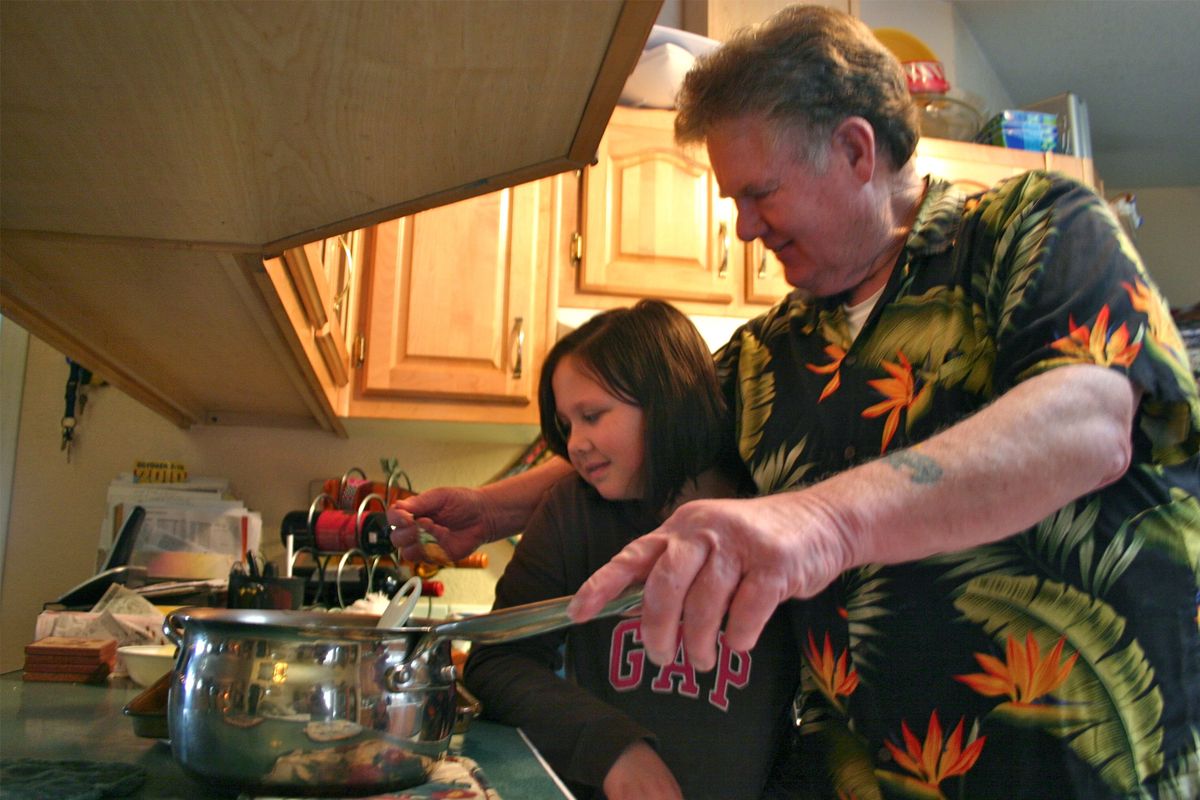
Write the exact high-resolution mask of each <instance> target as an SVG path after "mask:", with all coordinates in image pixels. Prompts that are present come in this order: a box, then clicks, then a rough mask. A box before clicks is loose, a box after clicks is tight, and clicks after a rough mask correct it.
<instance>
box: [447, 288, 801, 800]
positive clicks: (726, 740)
mask: <svg viewBox="0 0 1200 800" xmlns="http://www.w3.org/2000/svg"><path fill="white" fill-rule="evenodd" d="M538 399H539V402H540V404H541V427H542V435H543V436H544V437H545V438H546V441H547V443H548V444H549V446H550V448H551V449H552V450H553V451H554V452H555V453H557V454H558V455H560V456H563V457H565V458H567V459H569V460H570V462H571V465H572V466H574V468H575V470H576V474H572V475H569V476H567V477H566V478H564V479H562V480H560V481H559V482H558V483H557V484H556V485H555V486H554V487H553V488H552V489H551V490H550V491H549V492H548V493H547V495H546V497H545V499H544V500H543V501H542V504H541V506H540V507H539V509H538V511H537V512H536V513H535V515H534V517H533V519H532V520H531V521H530V523H529V525H528V526H527V527H526V529H525V532H524V535H523V537H522V539H521V543H520V544H519V545H518V547H517V550H516V553H515V554H514V555H513V559H512V561H511V562H510V563H509V565H508V568H507V569H506V570H505V572H504V575H503V577H501V579H500V581H499V583H498V584H497V585H496V604H495V607H496V608H504V607H507V606H512V605H518V604H521V603H529V602H534V601H536V600H543V599H546V598H550V597H559V596H562V595H568V594H573V593H574V592H575V591H576V590H577V589H578V588H579V587H580V585H582V584H583V582H584V581H585V580H586V579H587V578H588V576H589V575H591V573H592V572H593V571H594V570H596V569H597V568H598V567H600V566H601V565H603V564H604V563H605V562H607V561H608V560H609V559H610V558H611V557H612V556H613V555H615V554H616V553H617V552H618V551H619V550H620V549H621V548H622V547H623V546H624V545H626V544H628V543H629V542H630V541H632V540H633V539H634V538H636V537H638V536H640V535H642V534H644V533H647V532H649V531H651V530H653V529H654V528H656V527H657V526H658V525H659V524H660V523H661V522H662V520H663V519H665V518H666V516H667V515H668V514H669V513H670V512H671V510H672V509H674V508H675V507H676V506H678V505H679V504H681V503H683V502H686V501H687V500H689V499H693V498H696V497H716V496H732V495H735V494H738V493H739V492H741V491H743V490H745V489H746V488H747V487H748V486H749V484H748V483H747V476H746V475H745V474H744V471H743V470H744V468H743V467H742V466H741V462H740V460H739V459H738V458H737V455H736V452H735V451H734V450H733V445H732V442H731V441H730V439H729V434H728V433H727V432H728V431H730V430H732V427H733V426H732V425H730V424H729V422H728V421H727V419H726V413H727V412H726V408H725V403H724V401H723V399H722V398H721V395H720V392H719V390H718V386H717V378H716V372H715V368H714V366H713V359H712V356H711V355H710V354H709V351H708V348H707V347H706V346H705V344H704V340H703V339H702V338H701V337H700V334H699V333H698V332H697V331H696V329H695V327H694V326H693V325H692V323H691V322H690V321H689V320H688V319H687V317H685V316H684V315H683V314H682V313H680V312H679V311H678V310H676V309H675V308H673V307H672V306H670V305H668V304H666V303H662V302H658V301H652V300H644V301H642V302H639V303H638V304H637V305H636V306H634V307H633V308H624V309H616V310H613V311H608V312H605V313H602V314H599V315H597V316H596V317H593V318H592V319H591V320H589V321H588V322H587V323H585V324H584V325H583V326H581V327H580V328H578V329H577V330H575V331H573V332H572V333H570V334H569V335H567V336H566V337H564V338H563V339H561V340H560V341H559V342H558V343H557V344H555V346H554V347H553V348H552V349H551V351H550V354H549V357H548V358H547V360H546V363H545V366H544V367H543V369H542V374H541V382H540V385H539V390H538ZM564 642H565V645H566V646H565V651H564V650H563V648H562V645H563V644H564ZM797 652H798V649H797V648H796V647H795V645H794V643H793V640H792V638H791V633H790V628H789V626H788V625H787V623H786V622H785V621H784V620H783V619H782V618H781V615H780V614H776V617H775V618H774V619H773V620H772V621H771V623H770V624H769V625H768V626H767V629H766V630H765V631H764V633H763V636H762V637H761V638H760V639H759V643H758V645H757V646H756V647H755V649H754V650H753V651H752V652H734V651H731V650H729V649H728V648H726V647H724V646H722V648H721V651H720V654H719V658H718V664H717V667H716V669H714V670H713V671H711V672H709V673H699V672H697V671H696V670H695V669H694V668H693V667H692V666H691V664H690V662H689V661H688V658H687V654H686V653H685V652H684V651H683V647H682V645H681V646H680V651H679V653H678V655H677V656H676V659H675V661H674V662H673V663H671V664H668V665H666V666H664V667H662V668H659V667H657V666H654V665H653V664H651V662H650V661H649V660H648V659H647V658H646V657H645V654H644V653H643V652H642V649H641V628H640V622H639V620H637V619H634V618H626V619H605V620H597V621H593V622H590V623H587V624H584V625H580V626H575V627H573V628H568V629H566V630H565V631H560V632H556V633H552V634H547V635H544V636H541V637H537V638H533V639H526V640H522V641H517V642H511V643H507V644H499V645H490V646H476V647H475V648H474V649H473V650H472V652H471V656H470V658H469V660H468V662H467V665H466V670H465V682H466V685H467V688H468V689H469V690H470V691H471V692H473V693H474V694H475V695H476V696H478V697H479V699H480V700H481V701H482V702H483V706H484V709H485V713H486V714H487V715H488V716H489V717H490V718H492V719H495V720H498V721H501V722H505V723H508V724H511V725H517V726H520V727H521V728H523V729H524V730H525V732H526V733H527V734H528V735H529V737H530V739H531V740H532V741H533V743H534V744H535V745H536V746H537V748H538V749H539V750H540V751H541V752H542V753H543V754H544V755H545V757H546V758H547V760H548V761H549V762H550V765H551V766H552V767H553V768H554V770H555V771H556V772H557V773H558V775H559V776H560V777H561V778H562V779H563V780H564V781H565V782H566V783H567V784H568V785H569V786H570V788H571V789H572V791H574V792H575V794H576V796H577V797H580V798H581V799H582V798H594V797H607V798H610V800H621V799H622V798H638V799H639V800H644V799H645V798H675V797H687V798H689V799H690V798H721V799H722V800H729V799H730V798H734V799H735V800H736V799H737V798H754V797H757V796H758V795H759V793H760V792H761V791H762V789H763V785H764V783H765V782H766V779H767V775H768V772H769V769H770V766H771V763H772V761H773V758H774V755H775V752H776V750H777V745H778V743H779V742H780V741H781V737H782V735H783V732H784V731H785V730H786V725H787V724H788V718H787V716H786V714H785V710H786V709H787V708H789V704H790V701H791V698H792V694H793V691H794V689H795V687H796V684H797V682H798V679H799V672H798V670H799V659H798V658H797V656H796V653H797ZM564 655H565V658H564ZM564 661H565V663H564ZM563 671H565V675H566V676H567V677H566V678H563V677H560V675H561V674H562V673H563Z"/></svg>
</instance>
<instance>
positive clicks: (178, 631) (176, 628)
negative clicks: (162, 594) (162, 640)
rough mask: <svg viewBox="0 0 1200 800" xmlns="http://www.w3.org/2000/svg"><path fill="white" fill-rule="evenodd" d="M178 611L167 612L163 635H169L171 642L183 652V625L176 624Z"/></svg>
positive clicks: (168, 638)
mask: <svg viewBox="0 0 1200 800" xmlns="http://www.w3.org/2000/svg"><path fill="white" fill-rule="evenodd" d="M178 613H179V612H178V611H172V612H171V613H169V614H167V616H166V618H165V619H163V626H162V630H163V636H166V637H167V641H169V642H170V643H171V644H173V645H175V646H176V647H178V648H179V650H180V652H182V651H183V625H182V624H176V622H175V615H176V614H178Z"/></svg>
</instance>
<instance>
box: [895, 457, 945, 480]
mask: <svg viewBox="0 0 1200 800" xmlns="http://www.w3.org/2000/svg"><path fill="white" fill-rule="evenodd" d="M883 460H884V461H886V462H887V463H888V464H890V465H891V466H892V469H894V470H896V471H898V472H903V471H904V470H905V469H907V470H909V471H910V472H909V478H910V479H911V480H912V482H913V483H937V482H938V481H939V480H940V479H941V477H942V468H941V467H939V466H938V463H937V462H936V461H934V460H933V459H932V458H930V457H929V456H925V455H921V454H920V453H918V452H915V451H913V450H897V451H896V452H895V453H888V454H887V455H886V456H884V457H883Z"/></svg>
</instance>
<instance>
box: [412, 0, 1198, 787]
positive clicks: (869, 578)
mask: <svg viewBox="0 0 1200 800" xmlns="http://www.w3.org/2000/svg"><path fill="white" fill-rule="evenodd" d="M913 114H914V112H913V111H912V108H911V103H910V102H909V100H908V96H907V93H906V90H905V84H904V79H903V75H902V73H901V70H900V67H899V65H898V64H897V63H896V61H895V59H894V58H893V57H892V56H891V55H890V54H889V53H888V52H887V51H886V50H885V49H884V48H883V47H882V46H881V45H880V44H879V43H878V42H877V41H876V40H875V39H874V38H873V37H872V36H871V34H870V31H869V30H868V29H867V28H866V27H865V26H863V25H862V24H861V23H859V22H857V21H856V20H854V19H852V18H850V17H848V16H846V15H843V14H839V13H837V12H833V11H829V10H827V9H824V8H820V7H813V6H808V7H793V8H790V9H786V10H784V11H783V12H780V14H778V15H776V16H775V17H773V18H772V19H771V20H769V21H768V22H767V23H765V24H764V25H763V26H762V27H760V28H759V29H758V30H756V31H753V32H745V33H742V34H740V35H738V36H737V37H735V38H734V39H733V40H731V41H730V42H729V43H727V44H726V45H724V46H723V47H721V48H720V49H719V50H717V51H716V52H715V53H713V54H711V55H710V56H709V57H707V58H705V59H702V61H701V62H700V63H699V64H698V65H697V67H696V68H695V69H694V70H693V71H692V72H691V73H689V75H688V77H687V78H686V80H685V84H684V87H683V90H682V91H681V94H680V100H679V115H678V119H677V123H676V133H677V138H678V139H680V140H681V141H683V142H693V141H704V142H705V144H706V145H707V148H708V152H709V157H710V160H711V163H712V166H713V170H714V173H715V175H716V178H717V182H718V184H719V185H720V187H721V191H722V193H723V194H724V195H726V196H729V197H732V198H733V199H734V201H735V203H736V204H737V208H738V235H739V236H740V237H741V238H742V239H744V240H747V241H749V240H752V239H755V238H758V239H761V240H762V242H763V243H764V245H765V246H767V247H769V248H770V249H771V250H772V251H774V252H775V253H776V255H777V256H778V258H779V260H780V261H781V262H782V263H783V265H784V268H785V270H786V275H787V278H788V281H789V282H790V283H792V284H793V285H794V286H796V287H797V289H798V291H797V292H794V293H793V294H792V295H790V296H789V297H788V298H787V299H786V300H785V301H784V302H783V303H781V304H780V305H779V306H777V307H776V308H774V309H772V310H771V311H770V312H768V313H767V314H765V315H764V316H762V317H760V318H758V319H756V320H753V321H751V322H750V323H748V324H747V325H746V326H744V327H743V328H742V329H741V330H739V332H738V333H737V334H735V336H734V338H733V339H732V340H731V341H730V343H729V344H728V345H727V346H726V347H725V348H724V349H723V350H722V351H721V352H720V353H719V354H718V356H717V359H718V365H719V367H720V369H721V373H722V376H723V380H724V382H725V388H726V391H727V392H728V393H729V395H730V398H731V402H732V404H733V406H734V407H735V408H736V410H737V424H738V436H739V446H740V451H741V455H742V457H743V460H744V461H745V462H746V464H747V466H748V467H749V468H750V470H751V472H752V474H753V475H754V478H755V482H756V484H757V486H758V488H759V490H760V492H762V495H761V496H759V497H756V498H753V499H740V500H739V499H735V500H704V501H696V502H693V503H688V504H686V505H684V506H682V507H680V508H679V509H678V510H677V511H676V512H675V514H673V515H672V516H671V517H670V518H669V519H668V520H667V521H666V522H665V523H664V524H663V525H662V526H661V527H660V528H659V529H657V530H656V531H653V532H651V533H650V534H648V535H646V536H644V537H641V538H640V539H637V540H635V541H634V542H633V543H632V544H630V545H629V546H628V547H627V548H625V550H623V551H622V552H621V553H620V554H618V555H617V556H616V557H615V558H614V559H613V560H612V561H611V562H610V563H609V564H607V565H606V566H604V567H602V568H601V569H600V570H598V571H597V572H596V573H595V574H594V575H593V576H592V578H591V579H590V580H589V581H588V583H587V584H585V585H584V587H583V589H581V591H580V592H579V593H578V595H577V597H576V599H575V601H574V603H573V616H574V617H575V618H576V619H577V620H584V619H587V618H589V617H590V616H591V615H592V614H593V613H595V611H596V610H597V609H598V608H599V607H600V606H601V605H602V604H603V602H605V601H606V600H607V599H609V598H610V597H612V596H613V595H615V594H616V593H617V592H619V591H620V590H621V589H622V588H624V587H625V586H626V585H628V584H630V583H637V582H644V584H645V602H644V607H643V626H642V630H643V637H644V643H645V646H646V651H647V653H648V655H649V656H650V658H651V659H652V660H654V661H656V662H658V663H664V662H668V661H670V660H671V659H673V658H674V657H675V655H676V652H677V650H678V647H679V646H680V641H682V646H683V647H684V648H685V650H686V652H687V654H688V657H689V658H690V659H691V660H692V662H693V663H694V664H695V665H696V666H697V667H699V668H701V669H704V668H710V667H711V666H712V665H713V663H714V661H715V658H716V647H715V644H716V641H717V634H718V632H719V631H720V630H722V629H723V630H724V637H725V641H726V642H727V643H728V645H729V646H730V647H733V648H738V649H745V648H748V647H750V646H752V645H753V643H754V641H755V640H756V638H757V636H758V634H759V633H760V631H761V630H762V627H763V625H764V624H765V622H766V620H767V619H768V618H769V617H770V615H771V613H772V612H773V611H774V609H775V608H776V607H777V606H778V605H779V604H780V603H783V602H785V601H787V600H789V599H795V598H812V599H811V600H810V601H809V602H808V603H806V604H805V605H804V610H803V612H802V614H800V615H799V620H798V624H799V625H800V626H801V631H802V634H801V635H802V637H803V638H804V640H805V641H806V642H807V646H806V648H805V653H804V656H805V661H806V667H807V670H808V675H809V679H808V681H807V686H806V688H807V689H808V691H807V692H805V693H804V694H803V695H802V696H801V697H800V698H799V699H798V712H799V714H800V716H801V718H800V720H799V721H798V724H799V725H800V726H801V727H800V731H801V733H802V734H807V735H805V736H802V740H803V741H804V745H805V746H804V748H803V750H804V755H805V757H812V758H813V759H815V761H816V762H817V764H818V766H816V767H811V768H808V769H806V770H805V771H804V774H805V779H804V780H805V781H806V790H808V791H811V792H812V793H814V794H816V795H818V796H833V795H835V794H836V793H838V792H840V793H842V795H843V796H856V797H881V796H887V797H928V796H932V797H936V796H943V795H948V794H951V793H954V794H960V795H961V796H966V797H971V798H985V797H1005V798H1016V797H1063V796H1073V797H1080V798H1083V797H1087V798H1093V797H1133V796H1143V793H1145V796H1161V797H1167V796H1171V797H1176V796H1178V797H1190V796H1196V795H1197V793H1200V635H1198V624H1197V619H1196V616H1197V609H1196V596H1197V575H1198V574H1200V502H1198V501H1197V493H1198V492H1200V474H1198V473H1200V467H1198V464H1200V457H1198V456H1197V450H1198V448H1200V400H1198V399H1197V391H1196V385H1195V382H1194V380H1193V379H1192V376H1191V373H1190V370H1189V368H1188V366H1187V358H1186V351H1185V350H1184V348H1183V345H1182V342H1181V340H1180V338H1179V334H1178V332H1177V331H1176V329H1175V328H1174V326H1173V324H1172V323H1171V320H1170V317H1169V315H1168V313H1167V311H1166V305H1165V303H1164V302H1163V300H1162V298H1161V296H1160V295H1159V294H1158V291H1157V289H1156V288H1155V287H1154V285H1153V283H1152V282H1151V280H1150V279H1149V277H1148V276H1147V275H1146V273H1145V271H1144V269H1143V267H1142V265H1141V262H1140V259H1139V258H1138V256H1137V254H1136V252H1135V251H1134V249H1133V247H1132V245H1131V244H1130V243H1129V241H1128V240H1127V239H1126V238H1125V237H1124V235H1123V234H1122V233H1121V232H1120V229H1119V226H1118V224H1117V222H1116V221H1115V219H1114V218H1113V217H1112V215H1111V213H1109V211H1108V209H1107V207H1106V206H1105V204H1104V203H1103V201H1101V200H1100V199H1099V198H1097V197H1096V196H1095V195H1094V194H1093V193H1091V192H1090V191H1089V190H1087V189H1086V188H1084V187H1082V186H1079V185H1078V184H1075V183H1072V182H1070V181H1068V180H1066V179H1065V178H1062V177H1056V176H1051V175H1046V174H1042V173H1031V174H1029V175H1025V176H1021V177H1019V178H1016V179H1013V180H1010V181H1006V182H1005V183H1003V184H1001V185H1000V186H998V187H996V188H995V189H993V190H992V191H990V192H986V193H983V194H982V195H979V196H975V197H972V198H965V197H963V196H961V195H959V194H957V193H956V192H955V191H954V190H953V189H951V187H949V186H948V185H947V184H945V183H943V182H939V181H936V180H933V179H930V180H928V181H926V180H924V179H922V178H921V177H920V176H918V175H917V174H916V171H915V168H914V166H913V164H912V161H911V156H912V153H913V149H914V147H915V144H916V139H917V133H916V125H915V118H914V116H913ZM562 469H563V467H562V466H560V465H553V466H547V467H545V468H543V469H542V470H538V471H534V472H530V473H525V474H524V475H521V476H517V478H516V479H510V481H509V482H506V483H501V484H495V485H493V486H489V487H484V488H483V489H482V490H475V491H471V490H434V491H433V492H429V493H426V494H424V495H421V496H418V497H417V498H414V499H413V500H410V501H408V502H407V503H406V504H402V508H403V510H404V511H405V512H409V513H412V514H415V515H416V516H417V517H418V518H419V521H420V522H421V523H422V524H424V525H425V526H426V527H428V528H429V529H430V530H432V531H433V532H434V533H435V534H438V535H439V539H440V540H441V542H442V543H443V545H444V546H447V545H448V549H450V548H465V549H470V548H472V547H474V546H476V545H477V544H478V543H480V542H482V541H486V540H488V539H490V538H494V535H495V534H503V533H505V532H508V531H511V530H516V529H519V527H520V524H521V519H522V518H523V517H522V515H523V514H525V513H527V508H528V507H531V506H529V505H528V504H530V503H532V502H534V501H536V498H537V496H538V495H539V492H540V489H539V487H540V483H539V481H541V480H544V479H545V478H547V477H550V476H552V475H556V474H559V472H560V471H561V470H562ZM523 509H526V510H523ZM395 516H396V519H397V520H398V521H399V520H400V519H401V518H402V517H405V516H406V515H405V514H404V513H402V512H400V511H397V512H396V513H395ZM415 535H416V534H415V533H414V531H413V530H412V528H411V527H407V526H404V525H401V528H400V530H399V531H398V535H397V541H398V543H400V544H403V545H408V548H409V549H406V552H405V554H406V555H411V554H412V552H413V550H412V548H413V542H414V541H415V539H414V537H415ZM681 627H682V638H680V636H681V634H680V628H681Z"/></svg>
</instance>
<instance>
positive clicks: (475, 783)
mask: <svg viewBox="0 0 1200 800" xmlns="http://www.w3.org/2000/svg"><path fill="white" fill-rule="evenodd" d="M451 798H453V800H500V793H499V792H497V791H496V790H495V789H493V788H492V787H491V785H490V784H489V783H488V781H487V778H486V777H485V776H484V774H483V770H482V769H480V768H479V765H478V764H476V763H475V762H474V761H472V760H471V759H469V758H467V757H466V756H451V755H448V756H445V757H444V758H442V759H441V760H440V761H439V762H438V763H437V765H436V766H435V767H434V768H433V772H432V773H430V775H429V780H428V781H426V782H425V783H423V784H421V785H420V786H414V787H412V788H411V789H401V790H400V791H396V792H385V793H383V794H373V795H371V796H370V797H367V798H364V799H363V800H450V799H451ZM238 800H251V797H250V795H245V794H243V795H241V796H240V797H239V798H238ZM253 800H292V799H291V798H284V797H261V796H255V797H254V798H253Z"/></svg>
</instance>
